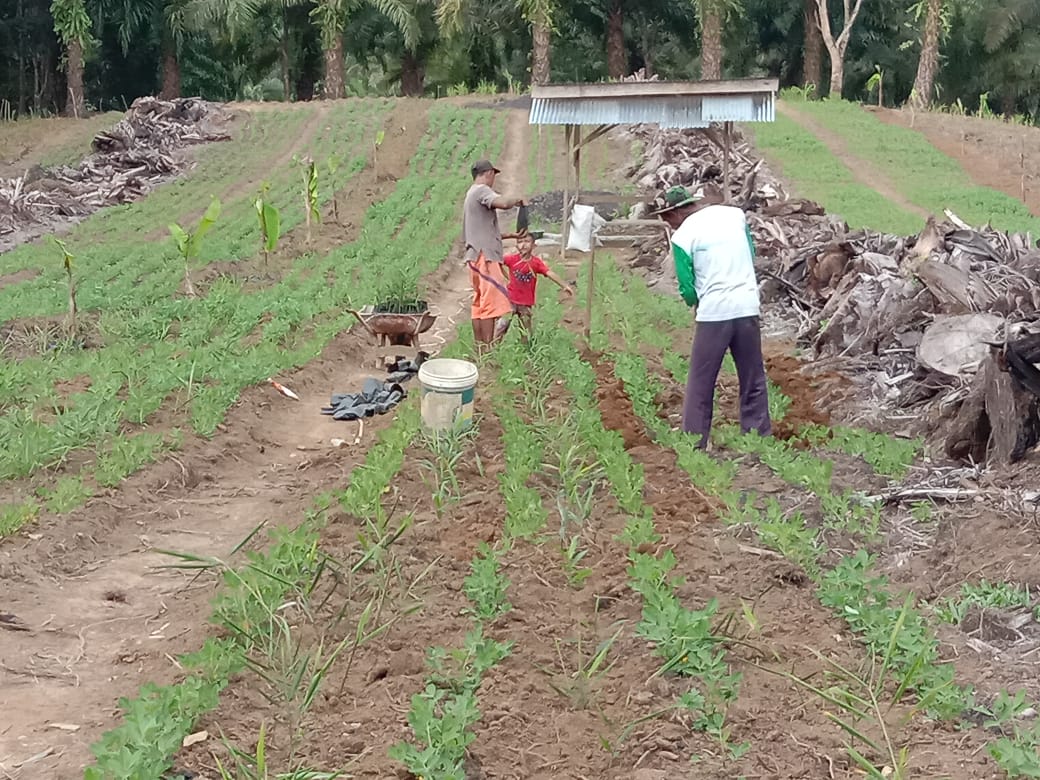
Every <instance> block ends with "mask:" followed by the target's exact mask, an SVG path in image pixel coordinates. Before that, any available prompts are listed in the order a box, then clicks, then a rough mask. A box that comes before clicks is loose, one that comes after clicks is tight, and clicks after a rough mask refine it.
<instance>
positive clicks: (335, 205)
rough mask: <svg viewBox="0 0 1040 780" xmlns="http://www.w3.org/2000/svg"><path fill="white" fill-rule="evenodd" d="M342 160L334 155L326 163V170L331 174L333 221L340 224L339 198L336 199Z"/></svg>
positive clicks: (330, 187) (330, 189)
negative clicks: (337, 175) (338, 171)
mask: <svg viewBox="0 0 1040 780" xmlns="http://www.w3.org/2000/svg"><path fill="white" fill-rule="evenodd" d="M340 162H341V160H340V159H339V157H337V156H336V155H332V156H331V157H329V159H327V160H326V161H325V168H326V169H327V170H328V173H329V199H330V200H331V201H332V221H333V222H335V223H336V224H337V225H338V224H339V198H337V197H336V171H337V170H339V164H340Z"/></svg>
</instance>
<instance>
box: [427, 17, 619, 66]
mask: <svg viewBox="0 0 1040 780" xmlns="http://www.w3.org/2000/svg"><path fill="white" fill-rule="evenodd" d="M615 2H620V0H615ZM513 3H515V6H513V8H514V9H515V10H516V11H519V12H520V16H521V18H523V20H524V21H525V22H526V23H527V24H530V25H531V38H532V47H531V82H532V83H533V84H547V83H549V73H550V65H551V58H552V33H553V22H554V19H555V17H556V14H557V12H558V11H559V0H509V3H507V6H508V5H512V4H513ZM510 10H511V9H510V8H509V7H499V8H495V9H491V8H488V7H487V6H486V5H485V6H478V5H477V4H476V3H474V2H473V0H437V11H436V16H437V24H438V26H439V27H440V29H441V32H442V33H443V34H444V35H445V37H447V38H449V39H454V40H458V39H459V38H461V36H463V35H464V34H467V33H470V32H471V31H472V30H473V29H474V28H475V27H476V26H478V25H477V23H478V20H479V19H480V18H482V17H486V16H488V15H489V14H490V15H496V16H497V15H501V14H503V13H505V14H508V13H509V11H510Z"/></svg>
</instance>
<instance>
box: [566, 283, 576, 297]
mask: <svg viewBox="0 0 1040 780" xmlns="http://www.w3.org/2000/svg"><path fill="white" fill-rule="evenodd" d="M563 291H564V292H565V293H566V294H567V295H569V296H570V297H571V298H573V297H574V288H573V287H571V286H570V285H567V286H566V287H564V288H563Z"/></svg>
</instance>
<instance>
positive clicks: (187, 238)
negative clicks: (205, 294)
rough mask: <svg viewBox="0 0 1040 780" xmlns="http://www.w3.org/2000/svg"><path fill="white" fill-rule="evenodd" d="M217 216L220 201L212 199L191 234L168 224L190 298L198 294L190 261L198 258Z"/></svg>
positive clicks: (178, 226)
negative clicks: (192, 279)
mask: <svg viewBox="0 0 1040 780" xmlns="http://www.w3.org/2000/svg"><path fill="white" fill-rule="evenodd" d="M219 216H220V201H219V200H217V199H216V198H213V199H212V200H210V202H209V206H208V207H207V208H206V212H205V213H204V214H203V215H202V219H200V220H199V224H198V225H197V226H196V227H195V230H193V231H192V232H190V233H189V232H188V231H187V230H185V229H184V228H182V227H181V226H180V225H178V224H177V223H176V222H173V223H171V224H170V235H172V236H173V240H174V242H175V243H176V245H177V252H178V253H179V254H180V256H181V259H182V260H183V261H184V291H185V292H186V293H187V294H188V295H189V296H190V297H192V298H195V297H197V295H198V293H196V292H195V285H194V284H192V282H191V261H192V260H194V259H195V258H196V257H198V256H199V250H200V249H201V247H202V239H203V238H205V236H206V234H207V233H208V232H209V231H210V229H211V228H212V227H213V225H214V223H215V222H216V221H217V217H219Z"/></svg>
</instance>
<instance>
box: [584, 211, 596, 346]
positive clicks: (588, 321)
mask: <svg viewBox="0 0 1040 780" xmlns="http://www.w3.org/2000/svg"><path fill="white" fill-rule="evenodd" d="M595 270H596V231H595V230H593V231H592V253H591V255H590V256H589V289H588V292H587V293H586V295H587V296H588V297H587V298H586V299H585V343H586V344H588V345H589V346H590V347H591V346H592V293H593V290H594V289H595Z"/></svg>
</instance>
